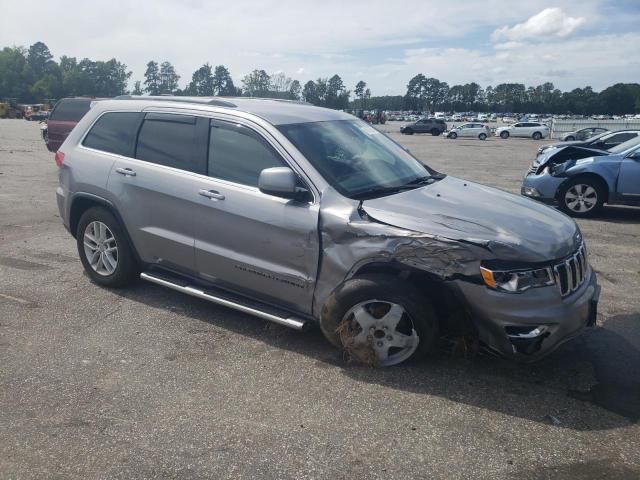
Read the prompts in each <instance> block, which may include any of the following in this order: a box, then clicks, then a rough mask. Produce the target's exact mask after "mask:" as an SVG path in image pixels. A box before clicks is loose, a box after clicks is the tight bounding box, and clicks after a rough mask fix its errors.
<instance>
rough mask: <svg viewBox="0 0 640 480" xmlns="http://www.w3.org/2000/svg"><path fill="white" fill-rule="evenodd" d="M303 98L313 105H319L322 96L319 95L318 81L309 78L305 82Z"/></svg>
mask: <svg viewBox="0 0 640 480" xmlns="http://www.w3.org/2000/svg"><path fill="white" fill-rule="evenodd" d="M302 99H303V100H304V101H305V102H307V103H311V104H313V105H318V104H319V103H320V98H319V97H318V89H317V86H316V83H315V82H314V81H313V80H309V81H308V82H307V83H305V84H304V88H303V89H302Z"/></svg>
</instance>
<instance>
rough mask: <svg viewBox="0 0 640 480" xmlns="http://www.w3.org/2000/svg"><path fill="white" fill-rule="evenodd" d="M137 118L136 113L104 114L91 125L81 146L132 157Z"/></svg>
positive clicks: (138, 116)
mask: <svg viewBox="0 0 640 480" xmlns="http://www.w3.org/2000/svg"><path fill="white" fill-rule="evenodd" d="M139 118H140V114H139V113H138V112H108V113H105V114H103V115H102V116H101V117H100V118H98V120H97V121H96V123H94V124H93V127H91V130H90V131H89V133H88V134H87V136H86V137H85V139H84V142H82V144H83V145H84V146H85V147H88V148H95V149H96V150H101V151H103V152H109V153H116V154H118V155H124V156H127V157H132V156H133V141H134V139H135V136H136V127H137V125H138V121H139Z"/></svg>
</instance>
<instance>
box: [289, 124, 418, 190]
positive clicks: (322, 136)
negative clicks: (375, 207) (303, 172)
mask: <svg viewBox="0 0 640 480" xmlns="http://www.w3.org/2000/svg"><path fill="white" fill-rule="evenodd" d="M278 129H279V130H280V131H281V132H282V133H283V134H284V135H285V136H286V137H287V138H288V139H289V141H291V143H293V144H294V145H295V146H296V148H297V149H298V150H300V152H301V153H302V154H303V155H304V156H305V157H306V158H307V160H309V162H311V163H312V164H313V166H314V167H315V169H316V170H317V171H318V172H319V173H320V174H321V175H322V176H323V177H324V178H325V180H326V181H327V182H328V183H329V184H330V185H331V186H333V187H334V188H335V189H336V190H338V191H339V192H340V193H342V194H343V195H345V196H347V197H350V198H354V199H364V198H373V197H375V196H382V195H385V194H387V195H388V194H390V193H393V189H397V190H398V191H399V190H401V189H405V188H417V187H418V186H420V185H421V184H422V182H425V181H429V179H430V178H431V172H430V171H429V170H428V169H427V167H425V166H424V165H423V164H422V163H420V162H419V161H418V160H417V159H415V158H414V157H412V156H411V155H410V154H409V153H408V152H407V151H406V150H404V149H403V148H401V147H400V146H399V145H398V144H396V143H395V142H393V141H392V140H391V139H389V138H388V137H386V136H385V135H383V134H381V133H380V132H378V131H377V130H376V129H374V128H372V127H371V126H369V125H367V124H366V123H364V122H362V121H360V120H335V121H326V122H309V123H294V124H288V125H280V126H279V127H278Z"/></svg>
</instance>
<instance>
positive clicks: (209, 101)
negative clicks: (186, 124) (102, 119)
mask: <svg viewBox="0 0 640 480" xmlns="http://www.w3.org/2000/svg"><path fill="white" fill-rule="evenodd" d="M114 100H159V101H162V102H183V103H197V104H201V105H214V106H218V107H229V108H235V107H237V105H236V104H235V103H232V102H229V101H226V100H220V99H219V98H215V97H178V96H173V95H160V96H156V95H150V96H148V97H145V96H142V95H118V96H117V97H114Z"/></svg>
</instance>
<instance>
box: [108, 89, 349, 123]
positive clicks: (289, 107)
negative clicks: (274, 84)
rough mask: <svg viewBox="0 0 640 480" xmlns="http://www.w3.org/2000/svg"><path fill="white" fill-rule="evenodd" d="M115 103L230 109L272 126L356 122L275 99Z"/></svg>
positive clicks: (333, 112) (164, 98) (130, 97)
mask: <svg viewBox="0 0 640 480" xmlns="http://www.w3.org/2000/svg"><path fill="white" fill-rule="evenodd" d="M115 99H116V100H143V101H144V100H147V101H153V102H156V101H160V102H175V103H181V104H185V106H186V105H194V104H197V105H210V106H212V107H222V108H229V109H233V110H237V111H241V112H246V113H250V114H253V115H256V116H258V117H260V118H263V119H264V120H266V121H268V122H269V123H271V124H273V125H285V124H290V123H306V122H322V121H328V120H353V118H354V117H353V116H351V115H349V114H347V113H344V112H341V111H339V110H331V109H329V108H322V107H316V106H313V105H311V104H309V103H305V102H297V101H292V100H281V99H274V98H252V97H174V96H159V97H157V96H149V97H145V96H133V95H122V96H119V97H116V98H115Z"/></svg>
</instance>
